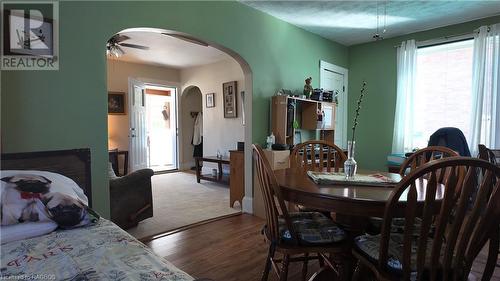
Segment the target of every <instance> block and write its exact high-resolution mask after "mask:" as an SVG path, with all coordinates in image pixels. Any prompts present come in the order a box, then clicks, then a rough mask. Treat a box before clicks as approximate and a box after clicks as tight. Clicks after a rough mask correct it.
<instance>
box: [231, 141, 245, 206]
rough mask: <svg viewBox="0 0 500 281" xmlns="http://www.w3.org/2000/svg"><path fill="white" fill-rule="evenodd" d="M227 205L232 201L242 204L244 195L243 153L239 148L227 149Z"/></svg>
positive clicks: (232, 202) (232, 204) (232, 203)
mask: <svg viewBox="0 0 500 281" xmlns="http://www.w3.org/2000/svg"><path fill="white" fill-rule="evenodd" d="M229 163H230V164H229V165H230V172H229V206H230V207H233V206H234V202H236V201H238V202H240V206H242V201H243V196H244V195H245V153H244V152H243V151H239V150H230V151H229Z"/></svg>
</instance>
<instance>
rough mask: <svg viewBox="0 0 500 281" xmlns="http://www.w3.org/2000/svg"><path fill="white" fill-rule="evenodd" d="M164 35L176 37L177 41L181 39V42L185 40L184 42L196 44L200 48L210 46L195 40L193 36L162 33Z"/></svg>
mask: <svg viewBox="0 0 500 281" xmlns="http://www.w3.org/2000/svg"><path fill="white" fill-rule="evenodd" d="M162 34H163V35H167V36H171V37H174V38H177V39H181V40H184V41H186V42H189V43H194V44H197V45H200V46H204V47H208V46H209V45H208V43H207V42H204V41H201V40H199V39H196V38H193V37H191V36H187V35H181V34H169V33H162Z"/></svg>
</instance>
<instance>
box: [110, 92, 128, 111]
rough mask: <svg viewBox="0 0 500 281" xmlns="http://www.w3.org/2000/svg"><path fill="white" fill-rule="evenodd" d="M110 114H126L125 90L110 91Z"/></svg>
mask: <svg viewBox="0 0 500 281" xmlns="http://www.w3.org/2000/svg"><path fill="white" fill-rule="evenodd" d="M108 114H125V93H124V92H108Z"/></svg>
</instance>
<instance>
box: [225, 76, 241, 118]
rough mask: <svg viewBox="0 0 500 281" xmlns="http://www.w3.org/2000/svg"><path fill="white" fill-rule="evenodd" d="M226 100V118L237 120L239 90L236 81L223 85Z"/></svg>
mask: <svg viewBox="0 0 500 281" xmlns="http://www.w3.org/2000/svg"><path fill="white" fill-rule="evenodd" d="M222 89H223V100H224V118H236V117H238V115H237V107H238V103H237V95H236V93H237V89H236V81H231V82H226V83H224V84H222Z"/></svg>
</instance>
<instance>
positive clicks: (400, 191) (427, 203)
mask: <svg viewBox="0 0 500 281" xmlns="http://www.w3.org/2000/svg"><path fill="white" fill-rule="evenodd" d="M464 171H465V173H464ZM439 174H442V175H445V177H446V178H445V179H444V181H442V183H440V182H439ZM424 178H425V179H424ZM499 179H500V168H499V167H496V166H494V165H492V164H491V163H488V162H486V161H484V160H480V159H474V158H470V157H449V158H444V159H439V160H435V161H432V162H429V163H427V164H424V165H422V166H420V167H419V168H417V169H416V170H412V172H411V173H410V174H409V175H408V176H406V177H405V178H403V180H402V181H401V182H400V183H399V184H398V185H397V187H396V188H395V190H394V191H393V193H392V194H391V196H390V198H389V201H388V202H387V205H386V209H385V215H384V222H383V226H382V235H381V237H382V238H381V245H380V253H379V260H378V262H379V264H378V266H379V267H380V268H382V269H385V268H387V261H388V258H389V252H388V247H389V241H390V235H396V234H393V233H391V223H392V219H393V216H394V214H395V212H396V211H397V209H398V205H400V204H402V201H406V205H405V209H404V217H405V231H404V234H403V241H404V242H403V253H402V260H401V263H402V270H403V279H404V280H410V277H411V274H412V264H413V268H416V269H417V271H416V274H417V275H416V280H422V279H423V278H424V274H425V275H426V277H425V279H426V280H427V279H428V280H444V281H446V280H466V279H467V276H468V274H469V272H470V269H471V267H472V263H473V261H474V259H475V258H476V256H477V255H478V253H479V251H480V250H481V249H482V248H483V246H484V245H485V244H486V242H487V241H488V240H490V242H491V241H492V240H493V241H494V243H498V240H497V239H498V228H499V223H500V204H498V202H500V180H499ZM425 181H426V183H427V184H426V185H425ZM418 189H420V190H418ZM422 189H425V190H422ZM457 190H458V191H459V192H458V194H457ZM439 193H441V194H439ZM418 194H420V197H421V198H417V197H419V195H418ZM436 195H439V196H436ZM436 197H438V198H442V199H440V200H437V199H436ZM422 201H423V202H422ZM399 208H400V206H399ZM417 217H419V218H420V219H421V228H420V233H418V237H417V239H414V238H413V235H414V232H415V231H418V229H417V228H416V227H415V225H414V223H415V220H416V218H417ZM431 229H433V230H432V231H431ZM495 235H496V238H495ZM428 238H432V240H431V241H432V243H429V242H428ZM414 242H415V243H414ZM412 248H413V249H414V251H417V257H416V260H412V259H411V252H412ZM429 257H430V260H429V259H428V258H429ZM426 259H427V261H426ZM429 267H430V268H429ZM424 269H425V270H424ZM413 277H414V276H413Z"/></svg>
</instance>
